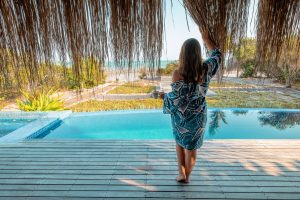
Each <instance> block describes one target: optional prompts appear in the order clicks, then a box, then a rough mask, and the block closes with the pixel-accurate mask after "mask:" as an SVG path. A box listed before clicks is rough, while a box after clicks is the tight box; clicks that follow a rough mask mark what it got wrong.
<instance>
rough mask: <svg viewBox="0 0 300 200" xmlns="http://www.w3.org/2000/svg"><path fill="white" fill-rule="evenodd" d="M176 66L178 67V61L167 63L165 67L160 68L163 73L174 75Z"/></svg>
mask: <svg viewBox="0 0 300 200" xmlns="http://www.w3.org/2000/svg"><path fill="white" fill-rule="evenodd" d="M176 68H178V63H177V62H171V63H169V64H167V66H166V68H165V69H159V73H160V74H162V75H172V74H173V72H174V70H175V69H176Z"/></svg>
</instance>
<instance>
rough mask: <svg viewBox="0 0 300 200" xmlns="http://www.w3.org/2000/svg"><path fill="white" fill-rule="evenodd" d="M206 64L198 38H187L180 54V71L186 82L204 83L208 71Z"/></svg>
mask: <svg viewBox="0 0 300 200" xmlns="http://www.w3.org/2000/svg"><path fill="white" fill-rule="evenodd" d="M206 68H207V67H206V65H203V63H202V57H201V47H200V43H199V42H198V40H196V39H195V38H190V39H188V40H186V41H185V42H184V43H183V45H182V47H181V51H180V55H179V68H178V71H179V73H180V75H181V76H182V77H183V80H184V82H186V83H202V82H203V81H204V75H205V73H206V71H207V70H206Z"/></svg>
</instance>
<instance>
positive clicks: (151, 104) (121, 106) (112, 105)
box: [70, 98, 162, 112]
mask: <svg viewBox="0 0 300 200" xmlns="http://www.w3.org/2000/svg"><path fill="white" fill-rule="evenodd" d="M161 107H162V100H161V99H152V98H151V99H139V100H105V101H97V100H90V101H86V102H82V103H79V104H76V105H74V106H72V107H71V108H70V109H71V110H72V111H75V112H93V111H105V110H127V109H155V108H161Z"/></svg>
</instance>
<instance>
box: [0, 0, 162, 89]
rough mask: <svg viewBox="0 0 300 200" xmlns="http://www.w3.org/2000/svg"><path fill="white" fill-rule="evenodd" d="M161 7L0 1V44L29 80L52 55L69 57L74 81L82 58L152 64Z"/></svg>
mask: <svg viewBox="0 0 300 200" xmlns="http://www.w3.org/2000/svg"><path fill="white" fill-rule="evenodd" d="M163 5H164V2H163V1H162V0H87V1H82V0H27V1H14V0H4V1H0V37H1V38H0V42H1V44H0V45H1V46H0V48H1V49H9V50H10V51H11V52H12V55H13V57H14V60H15V64H16V63H17V65H18V64H20V65H22V66H24V67H25V68H26V73H28V74H27V76H28V79H29V80H30V81H31V82H32V83H33V82H36V81H37V80H40V79H42V77H40V76H39V74H38V73H37V71H38V67H39V65H40V63H41V62H42V63H47V64H49V66H50V64H51V62H52V61H53V60H54V58H55V54H58V55H60V57H61V58H60V59H61V61H64V62H66V61H67V59H68V58H70V59H71V61H72V62H73V71H74V74H75V76H76V78H77V79H78V80H80V76H81V74H82V67H81V65H80V60H81V59H82V58H97V59H98V60H100V62H101V63H104V60H106V59H110V60H115V61H116V62H119V63H123V64H124V63H125V62H126V61H129V65H131V61H132V60H133V59H135V60H138V59H141V58H142V59H144V60H147V61H148V62H150V63H151V62H152V63H154V62H157V61H158V60H159V59H160V56H161V49H162V34H163V28H164V26H163V13H164V10H163V8H164V6H163ZM109 52H110V53H109ZM3 56H4V54H1V55H0V57H1V59H4V57H3ZM20 59H21V60H20ZM15 64H14V65H15ZM17 65H15V66H14V68H15V70H16V71H18V66H17ZM50 67H51V66H50ZM0 73H1V74H3V73H4V72H0ZM16 78H17V77H16Z"/></svg>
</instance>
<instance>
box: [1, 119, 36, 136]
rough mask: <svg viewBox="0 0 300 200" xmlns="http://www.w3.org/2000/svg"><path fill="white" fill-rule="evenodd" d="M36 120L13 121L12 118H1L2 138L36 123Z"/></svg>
mask: <svg viewBox="0 0 300 200" xmlns="http://www.w3.org/2000/svg"><path fill="white" fill-rule="evenodd" d="M34 120H35V119H11V118H7V119H6V118H2V119H1V118H0V137H3V136H5V135H7V134H8V133H10V132H13V131H15V130H17V129H18V128H21V127H22V126H25V125H27V124H29V123H30V122H32V121H34Z"/></svg>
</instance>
